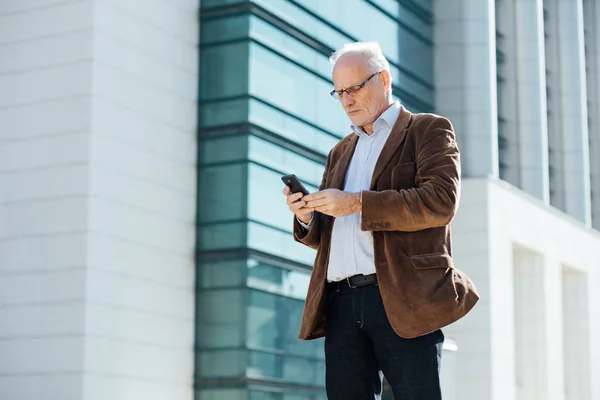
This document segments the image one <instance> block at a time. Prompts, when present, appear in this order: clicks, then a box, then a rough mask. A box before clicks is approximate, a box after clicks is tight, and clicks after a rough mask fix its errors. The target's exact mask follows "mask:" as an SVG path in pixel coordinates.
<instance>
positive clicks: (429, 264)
mask: <svg viewBox="0 0 600 400" xmlns="http://www.w3.org/2000/svg"><path fill="white" fill-rule="evenodd" d="M410 261H411V262H412V264H413V267H415V268H416V269H434V268H442V269H447V268H454V265H453V263H452V257H450V255H449V254H447V253H433V254H419V255H416V256H411V257H410Z"/></svg>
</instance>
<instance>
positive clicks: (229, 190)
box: [198, 163, 248, 223]
mask: <svg viewBox="0 0 600 400" xmlns="http://www.w3.org/2000/svg"><path fill="white" fill-rule="evenodd" d="M198 180H199V186H200V188H201V190H199V192H198V220H199V222H200V223H209V222H216V221H234V220H240V219H242V218H245V217H246V204H247V203H246V188H247V186H248V183H247V164H245V163H244V164H231V165H217V166H213V167H204V168H202V169H201V170H200V172H199V177H198Z"/></svg>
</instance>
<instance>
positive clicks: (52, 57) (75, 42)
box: [0, 30, 93, 74]
mask: <svg viewBox="0 0 600 400" xmlns="http://www.w3.org/2000/svg"><path fill="white" fill-rule="evenodd" d="M92 54H93V48H92V33H91V31H89V30H83V31H75V32H67V33H64V34H61V35H57V36H45V37H41V38H38V39H34V40H29V41H24V42H15V43H8V44H6V45H3V46H0V60H2V63H0V74H6V73H10V72H20V73H22V72H24V71H31V70H39V69H41V68H47V67H49V66H57V65H65V64H75V63H78V62H81V61H91V59H92Z"/></svg>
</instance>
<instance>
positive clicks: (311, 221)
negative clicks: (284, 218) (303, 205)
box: [296, 212, 315, 229]
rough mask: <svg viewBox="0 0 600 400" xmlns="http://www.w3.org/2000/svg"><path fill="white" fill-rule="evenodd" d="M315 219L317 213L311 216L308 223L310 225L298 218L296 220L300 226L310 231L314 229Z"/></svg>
mask: <svg viewBox="0 0 600 400" xmlns="http://www.w3.org/2000/svg"><path fill="white" fill-rule="evenodd" d="M314 218H315V213H314V212H313V213H312V215H311V216H310V221H308V224H305V223H304V222H302V221H300V220H299V219H298V217H296V220H297V221H298V223H299V224H300V225H302V227H303V228H304V229H310V228H311V227H312V223H313V219H314Z"/></svg>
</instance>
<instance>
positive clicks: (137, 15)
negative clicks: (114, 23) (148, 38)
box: [104, 0, 200, 46]
mask: <svg viewBox="0 0 600 400" xmlns="http://www.w3.org/2000/svg"><path fill="white" fill-rule="evenodd" d="M104 1H105V2H106V3H108V4H110V5H111V6H112V7H114V9H115V10H116V11H117V12H120V13H122V14H123V15H124V16H126V17H128V18H131V19H132V20H135V21H136V23H139V24H140V25H141V24H146V25H147V26H148V27H149V28H151V29H154V30H157V31H160V32H162V33H163V34H165V35H167V36H170V37H172V38H173V39H174V40H177V41H178V42H180V43H189V44H190V45H192V46H193V45H195V43H196V42H197V37H198V21H197V13H196V12H193V11H196V10H190V9H189V8H188V9H185V8H182V7H181V6H178V5H177V4H176V2H173V1H170V0H145V1H144V7H140V6H139V4H138V3H136V2H123V1H118V0H104ZM199 3H200V2H199V1H198V2H197V5H198V6H199ZM108 4H107V5H108Z"/></svg>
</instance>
